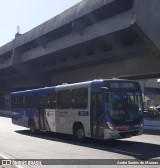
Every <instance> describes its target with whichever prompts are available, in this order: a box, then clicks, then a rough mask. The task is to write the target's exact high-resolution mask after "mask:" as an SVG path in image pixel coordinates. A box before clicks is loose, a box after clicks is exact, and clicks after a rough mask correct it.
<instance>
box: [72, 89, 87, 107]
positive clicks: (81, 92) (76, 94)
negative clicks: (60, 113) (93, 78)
mask: <svg viewBox="0 0 160 168" xmlns="http://www.w3.org/2000/svg"><path fill="white" fill-rule="evenodd" d="M87 105H88V89H87V88H79V89H73V90H72V104H71V107H72V108H73V109H86V108H87Z"/></svg>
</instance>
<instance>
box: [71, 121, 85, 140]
mask: <svg viewBox="0 0 160 168" xmlns="http://www.w3.org/2000/svg"><path fill="white" fill-rule="evenodd" d="M73 135H74V137H75V138H76V140H77V141H80V142H82V141H84V139H85V131H84V128H83V126H82V125H81V124H78V125H77V126H75V127H74V132H73Z"/></svg>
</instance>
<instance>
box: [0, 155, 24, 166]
mask: <svg viewBox="0 0 160 168" xmlns="http://www.w3.org/2000/svg"><path fill="white" fill-rule="evenodd" d="M0 157H2V158H3V159H6V160H11V159H9V158H7V157H6V156H4V155H2V154H1V153H0ZM11 166H14V167H17V168H23V167H22V166H19V165H11Z"/></svg>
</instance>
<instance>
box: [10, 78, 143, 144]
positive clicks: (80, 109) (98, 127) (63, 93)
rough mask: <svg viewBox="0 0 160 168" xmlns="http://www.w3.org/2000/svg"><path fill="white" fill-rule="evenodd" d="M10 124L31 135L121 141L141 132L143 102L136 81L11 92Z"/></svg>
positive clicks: (95, 82)
mask: <svg viewBox="0 0 160 168" xmlns="http://www.w3.org/2000/svg"><path fill="white" fill-rule="evenodd" d="M11 112H12V123H13V124H16V125H19V126H23V127H28V128H29V129H30V131H31V132H32V133H35V132H36V131H51V132H55V133H63V134H71V135H73V136H74V137H75V138H76V139H77V140H79V141H83V140H84V139H85V137H89V138H98V139H104V140H105V139H120V138H129V137H131V136H137V135H141V134H142V133H143V101H142V94H141V88H140V85H139V83H138V82H136V81H131V80H122V79H101V80H93V81H87V82H81V83H74V84H62V85H58V86H53V87H45V88H39V89H33V90H25V91H19V92H13V93H11Z"/></svg>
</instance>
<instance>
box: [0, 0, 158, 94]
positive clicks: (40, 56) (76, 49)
mask: <svg viewBox="0 0 160 168" xmlns="http://www.w3.org/2000/svg"><path fill="white" fill-rule="evenodd" d="M159 16H160V1H159V0H83V1H81V2H80V3H78V4H77V5H75V6H73V7H71V8H70V9H68V10H66V11H64V12H63V13H61V14H59V15H57V16H55V17H53V18H52V19H50V20H48V21H46V22H45V23H42V24H41V25H39V26H37V27H35V28H33V29H32V30H30V31H28V32H26V33H25V34H18V33H17V34H16V36H15V39H14V40H13V41H11V42H9V43H7V44H5V45H4V46H2V47H0V86H1V92H3V91H8V90H9V91H10V90H15V89H18V90H21V89H23V88H33V87H41V86H49V85H55V84H58V83H63V82H68V83H71V82H77V81H85V80H90V79H95V78H108V77H125V78H144V77H159V75H160V66H159V65H160V19H159Z"/></svg>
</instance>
